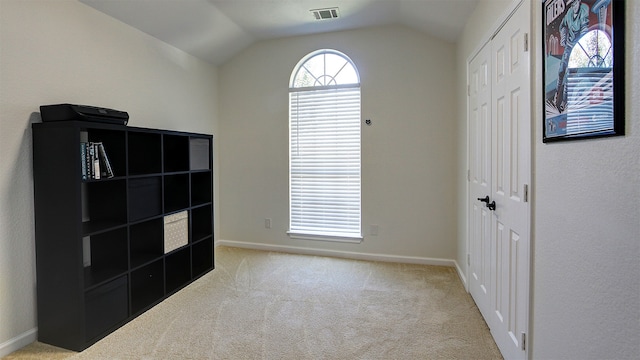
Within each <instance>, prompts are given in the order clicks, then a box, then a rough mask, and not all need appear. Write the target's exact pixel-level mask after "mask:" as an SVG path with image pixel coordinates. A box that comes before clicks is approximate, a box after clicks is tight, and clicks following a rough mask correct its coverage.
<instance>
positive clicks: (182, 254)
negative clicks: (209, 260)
mask: <svg viewBox="0 0 640 360" xmlns="http://www.w3.org/2000/svg"><path fill="white" fill-rule="evenodd" d="M165 267H166V276H165V278H166V285H167V293H172V292H174V291H176V290H178V289H180V288H182V287H183V286H185V285H187V284H188V283H189V281H191V249H190V248H189V247H186V248H183V249H180V250H177V251H175V252H172V253H171V254H169V255H167V257H166V258H165Z"/></svg>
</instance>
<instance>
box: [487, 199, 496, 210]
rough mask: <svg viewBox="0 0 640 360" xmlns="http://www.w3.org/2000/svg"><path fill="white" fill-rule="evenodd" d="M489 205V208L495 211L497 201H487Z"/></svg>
mask: <svg viewBox="0 0 640 360" xmlns="http://www.w3.org/2000/svg"><path fill="white" fill-rule="evenodd" d="M487 207H488V208H489V210H491V211H494V210H495V209H496V202H495V201H492V202H491V203H487Z"/></svg>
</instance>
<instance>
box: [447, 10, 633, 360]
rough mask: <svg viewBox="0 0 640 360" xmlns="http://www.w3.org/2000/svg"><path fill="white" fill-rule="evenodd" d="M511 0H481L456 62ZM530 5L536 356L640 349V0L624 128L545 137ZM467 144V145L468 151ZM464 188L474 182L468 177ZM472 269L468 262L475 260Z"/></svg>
mask: <svg viewBox="0 0 640 360" xmlns="http://www.w3.org/2000/svg"><path fill="white" fill-rule="evenodd" d="M510 3H511V1H498V0H482V1H481V2H480V3H479V4H478V7H477V8H476V10H475V12H474V14H473V15H472V18H471V19H470V21H469V23H468V24H467V26H466V28H465V32H464V35H463V36H462V38H461V40H460V42H459V43H458V54H457V67H458V71H459V72H463V71H466V61H467V60H468V58H469V56H470V55H471V54H472V52H473V51H474V50H475V49H477V48H478V46H479V44H478V41H480V39H482V38H483V37H484V36H486V35H488V33H489V30H491V29H492V27H493V25H495V22H496V21H497V19H498V17H499V16H501V15H503V14H504V12H505V9H506V8H507V7H508V6H509V4H510ZM525 6H530V7H531V12H532V24H533V25H532V26H533V31H532V38H531V43H532V44H534V45H535V47H536V48H535V51H534V53H533V55H532V56H533V57H532V81H534V84H535V86H534V90H533V91H532V97H533V99H532V101H533V103H532V104H533V107H534V116H533V118H532V121H533V124H532V125H533V129H534V149H533V152H534V164H533V171H534V178H533V188H532V206H533V214H534V215H533V218H534V219H533V224H532V231H533V236H532V243H533V249H532V250H533V251H532V253H533V254H532V283H531V284H532V294H531V295H532V303H531V312H532V316H531V318H530V325H531V328H532V336H531V337H530V341H531V342H530V345H531V350H530V351H531V352H530V358H532V359H605V358H606V359H627V358H628V359H637V358H640V342H639V341H638V334H640V278H639V277H638V274H640V155H639V151H640V89H638V88H637V86H636V83H635V82H637V79H639V78H640V69H639V67H640V63H639V62H638V60H637V59H638V57H639V56H640V45H639V44H640V39H639V37H640V25H639V24H638V22H637V21H634V19H638V18H640V3H638V2H637V1H627V17H626V19H627V28H626V51H627V54H626V62H627V64H626V65H627V66H626V69H627V76H626V81H627V85H626V88H627V89H626V92H625V95H626V103H627V110H626V126H627V135H626V136H624V137H616V138H607V139H600V140H586V141H575V142H564V143H555V144H543V143H542V134H541V128H542V126H540V125H539V124H540V123H541V118H542V99H541V96H540V95H541V93H542V90H541V79H542V75H541V64H540V60H539V59H541V58H542V51H541V40H540V37H539V35H538V34H541V32H542V26H541V24H542V13H541V8H542V7H541V2H540V1H537V0H533V1H526V2H525ZM457 93H458V101H459V102H458V106H459V108H460V111H459V118H458V123H459V124H460V127H459V131H458V142H459V144H460V147H461V151H463V152H462V153H461V154H460V156H459V158H458V160H459V161H458V172H459V173H464V172H466V148H465V145H464V144H465V143H466V117H465V116H466V115H465V113H464V109H465V108H466V83H464V82H463V81H462V80H461V83H460V84H459V87H458V92H457ZM463 149H464V150H463ZM459 179H460V181H458V184H457V186H458V190H459V191H458V193H463V192H464V191H463V190H464V189H466V181H465V180H464V179H462V177H459ZM458 208H459V213H460V214H461V216H460V217H459V223H458V256H457V259H458V262H459V263H460V264H461V265H462V264H465V262H464V261H463V260H464V259H465V258H466V218H465V216H462V214H463V213H464V209H465V208H466V198H465V199H460V198H459V199H458ZM464 266H465V271H466V264H465V265H464Z"/></svg>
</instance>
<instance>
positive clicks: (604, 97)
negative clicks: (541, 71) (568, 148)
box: [566, 28, 613, 134]
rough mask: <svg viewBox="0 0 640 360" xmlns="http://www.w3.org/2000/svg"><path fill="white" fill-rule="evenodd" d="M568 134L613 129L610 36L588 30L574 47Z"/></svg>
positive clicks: (570, 59)
mask: <svg viewBox="0 0 640 360" xmlns="http://www.w3.org/2000/svg"><path fill="white" fill-rule="evenodd" d="M568 65H569V66H568V76H567V104H568V105H567V107H568V108H569V109H571V111H570V112H569V113H568V114H567V125H566V129H567V134H574V133H585V132H599V131H606V130H611V129H613V48H612V43H611V39H610V38H609V35H608V34H607V33H606V32H605V31H602V30H600V29H598V28H594V29H591V30H589V31H587V32H586V33H585V34H584V35H583V36H582V37H581V38H580V40H578V42H577V43H576V45H575V46H574V47H573V49H572V50H571V55H570V56H569V64H568Z"/></svg>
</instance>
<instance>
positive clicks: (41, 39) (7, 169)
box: [0, 0, 217, 356]
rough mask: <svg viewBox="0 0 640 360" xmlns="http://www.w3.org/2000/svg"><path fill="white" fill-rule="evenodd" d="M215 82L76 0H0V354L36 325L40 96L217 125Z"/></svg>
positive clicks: (189, 126)
mask: <svg viewBox="0 0 640 360" xmlns="http://www.w3.org/2000/svg"><path fill="white" fill-rule="evenodd" d="M216 82H217V70H216V68H215V67H213V66H212V65H209V64H207V63H204V62H202V61H200V60H197V59H195V58H194V57H192V56H190V55H187V54H185V53H184V52H182V51H180V50H177V49H175V48H172V47H170V46H168V45H166V44H164V43H162V42H160V41H158V40H156V39H154V38H152V37H150V36H148V35H146V34H143V33H141V32H139V31H137V30H134V29H133V28H130V27H129V26H127V25H124V24H123V23H120V22H118V21H116V20H114V19H112V18H110V17H108V16H106V15H104V14H102V13H100V12H97V11H96V10H94V9H92V8H90V7H88V6H86V5H84V4H81V3H79V2H76V1H70V0H66V1H48V0H30V1H20V0H2V1H0V356H2V355H3V354H6V352H7V351H10V350H12V349H13V348H14V347H15V346H17V345H21V341H22V340H25V341H27V340H29V339H32V338H33V334H34V333H33V329H34V328H35V327H36V316H37V315H36V305H35V299H36V294H35V281H36V274H35V249H34V222H33V180H32V170H31V167H32V152H31V123H32V122H34V121H40V117H39V113H38V112H39V108H38V107H39V105H44V104H54V103H60V102H70V103H79V104H89V105H97V106H104V107H111V108H115V109H120V110H125V111H128V112H129V115H130V122H129V124H130V125H131V126H142V127H154V128H165V129H173V130H184V131H192V132H205V133H213V134H214V135H217V103H216V97H217V93H216ZM216 223H217V221H216ZM216 237H217V236H216Z"/></svg>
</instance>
